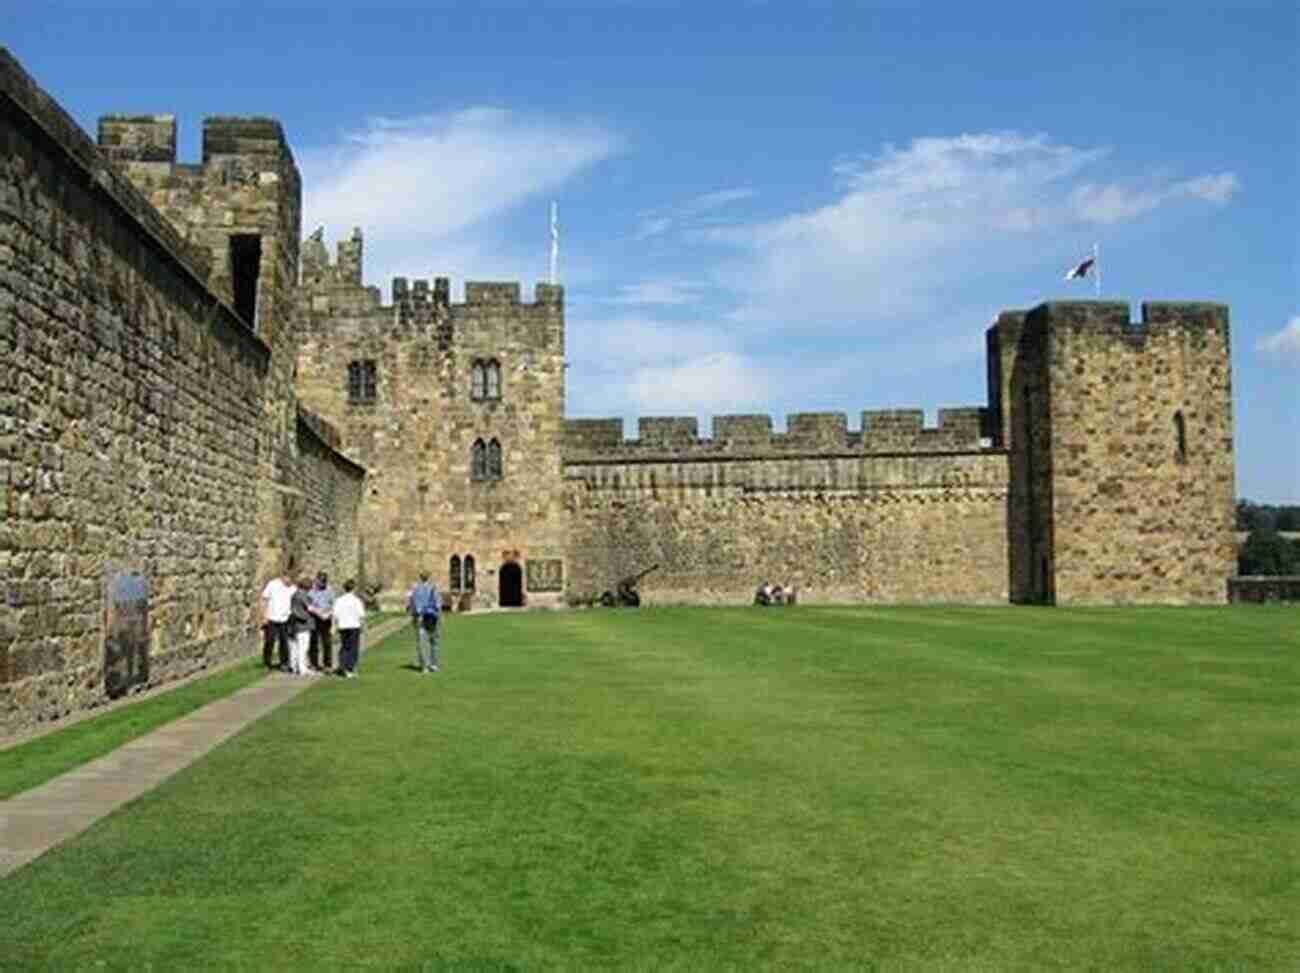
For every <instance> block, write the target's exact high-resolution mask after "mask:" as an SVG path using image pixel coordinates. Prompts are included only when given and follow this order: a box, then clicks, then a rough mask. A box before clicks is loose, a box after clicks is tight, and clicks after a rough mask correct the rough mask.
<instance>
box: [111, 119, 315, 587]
mask: <svg viewBox="0 0 1300 973" xmlns="http://www.w3.org/2000/svg"><path fill="white" fill-rule="evenodd" d="M98 141H99V147H100V149H101V151H103V152H104V153H105V154H106V155H108V157H109V158H111V159H112V160H113V161H114V162H115V163H116V164H117V166H118V168H119V169H120V170H121V171H122V172H123V173H125V174H126V175H127V177H128V178H130V180H131V182H132V183H133V184H134V185H135V186H136V188H137V189H139V190H140V191H141V192H142V193H144V195H145V196H146V197H147V198H148V199H149V201H150V202H151V203H152V204H153V205H154V207H155V208H156V209H157V210H158V211H159V212H161V213H162V214H163V215H164V216H165V217H167V219H168V220H169V222H170V223H171V224H172V225H173V226H174V227H175V228H176V230H177V231H178V232H179V233H180V234H181V235H182V236H183V237H185V238H186V239H187V240H188V241H189V242H191V243H193V244H195V245H196V247H197V248H198V249H199V250H200V251H201V252H204V253H206V254H207V255H208V257H209V278H208V282H207V283H208V286H209V287H210V288H211V289H212V290H213V291H214V292H215V293H217V294H218V295H220V296H221V297H222V298H223V299H224V300H225V301H226V302H227V303H228V304H229V305H230V306H231V307H232V308H233V309H234V310H235V311H236V312H237V313H238V314H239V316H240V317H241V318H242V319H243V320H244V321H245V322H246V323H247V324H248V325H249V327H250V328H252V329H253V331H254V333H255V334H256V335H257V336H258V337H259V338H260V339H261V340H262V341H263V342H264V343H265V344H266V346H267V347H268V348H269V349H270V352H271V356H270V366H269V368H268V370H267V375H266V381H265V383H264V389H263V396H262V413H263V423H262V427H261V429H260V430H259V436H258V454H259V462H260V465H261V468H262V472H261V475H260V476H259V499H258V510H257V515H256V516H257V537H258V538H260V539H261V540H262V542H263V544H264V548H263V550H262V552H261V553H260V557H259V569H258V570H259V577H262V578H265V577H267V576H269V575H270V574H271V573H273V572H275V571H278V570H279V569H280V568H281V567H283V566H284V565H285V562H286V561H287V560H288V559H289V557H290V556H291V555H290V553H289V552H290V551H291V550H292V549H293V547H294V543H295V538H294V537H293V536H292V535H293V532H294V529H295V528H294V524H295V523H296V521H297V519H298V514H299V513H300V511H299V509H298V508H299V507H300V505H301V504H300V502H299V500H300V498H299V497H298V496H297V495H296V494H295V492H294V491H292V490H289V489H286V488H285V487H284V484H285V483H286V482H287V481H288V480H289V479H290V478H291V477H290V475H289V469H290V467H291V465H292V463H293V461H294V449H295V443H296V438H295V430H296V423H297V406H296V397H295V393H294V364H295V360H296V357H297V352H296V336H295V331H294V329H295V324H296V318H295V315H294V313H293V309H294V289H295V288H296V286H297V281H298V249H299V240H300V238H301V221H302V181H301V177H300V176H299V173H298V167H297V165H296V164H295V162H294V159H293V153H292V152H291V151H290V149H289V144H288V142H287V141H286V140H285V137H284V131H283V129H282V128H281V126H280V123H279V122H277V121H276V120H275V119H272V118H236V117H212V118H207V119H204V122H203V160H202V162H201V163H200V164H197V165H195V164H186V163H177V162H176V118H175V116H174V115H106V116H104V117H103V118H101V119H100V120H99V139H98Z"/></svg>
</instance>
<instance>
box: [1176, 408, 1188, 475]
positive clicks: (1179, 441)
mask: <svg viewBox="0 0 1300 973" xmlns="http://www.w3.org/2000/svg"><path fill="white" fill-rule="evenodd" d="M1174 437H1175V440H1176V445H1175V447H1174V449H1175V452H1174V459H1175V460H1176V461H1177V462H1179V463H1186V462H1187V421H1186V420H1185V419H1183V410H1182V409H1179V410H1178V411H1177V412H1175V413H1174Z"/></svg>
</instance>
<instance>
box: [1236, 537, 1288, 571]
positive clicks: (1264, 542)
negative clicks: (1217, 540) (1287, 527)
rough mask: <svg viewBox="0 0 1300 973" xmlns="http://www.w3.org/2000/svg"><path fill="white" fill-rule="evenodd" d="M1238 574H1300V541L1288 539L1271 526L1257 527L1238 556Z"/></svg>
mask: <svg viewBox="0 0 1300 973" xmlns="http://www.w3.org/2000/svg"><path fill="white" fill-rule="evenodd" d="M1237 573H1238V574H1256V575H1258V574H1264V575H1279V574H1300V542H1297V541H1288V540H1287V539H1286V538H1284V537H1282V536H1281V535H1280V534H1278V532H1277V531H1276V530H1274V529H1273V528H1271V527H1256V528H1255V529H1254V530H1252V531H1251V532H1250V536H1248V537H1247V538H1246V543H1245V544H1243V545H1242V548H1241V553H1240V554H1239V555H1238V557H1237Z"/></svg>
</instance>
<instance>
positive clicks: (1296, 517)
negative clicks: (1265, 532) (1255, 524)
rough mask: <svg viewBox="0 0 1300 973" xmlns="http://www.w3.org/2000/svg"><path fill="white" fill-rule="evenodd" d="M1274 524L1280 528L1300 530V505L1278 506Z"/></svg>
mask: <svg viewBox="0 0 1300 973" xmlns="http://www.w3.org/2000/svg"><path fill="white" fill-rule="evenodd" d="M1273 526H1274V527H1276V528H1277V529H1278V530H1286V531H1294V530H1300V507H1278V508H1277V512H1276V514H1274V516H1273Z"/></svg>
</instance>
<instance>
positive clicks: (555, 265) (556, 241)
mask: <svg viewBox="0 0 1300 973" xmlns="http://www.w3.org/2000/svg"><path fill="white" fill-rule="evenodd" d="M559 265H560V204H559V203H557V202H555V201H554V200H552V201H551V283H552V284H556V283H559V281H558V280H556V275H557V273H558V271H559Z"/></svg>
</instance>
